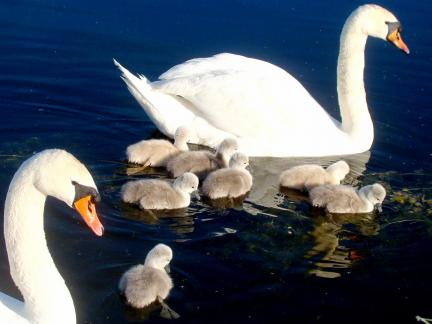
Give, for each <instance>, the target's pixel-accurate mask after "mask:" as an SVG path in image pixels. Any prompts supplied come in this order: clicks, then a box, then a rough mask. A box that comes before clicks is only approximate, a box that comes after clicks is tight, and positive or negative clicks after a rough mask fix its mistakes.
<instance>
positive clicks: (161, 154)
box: [126, 127, 190, 167]
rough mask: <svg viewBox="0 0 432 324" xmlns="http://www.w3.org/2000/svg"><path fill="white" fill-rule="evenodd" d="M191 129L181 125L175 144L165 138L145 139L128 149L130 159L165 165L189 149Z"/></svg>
mask: <svg viewBox="0 0 432 324" xmlns="http://www.w3.org/2000/svg"><path fill="white" fill-rule="evenodd" d="M189 138H190V130H189V129H188V128H186V127H179V128H177V130H176V132H175V137H174V144H172V143H171V142H170V141H167V140H163V139H152V140H143V141H140V142H138V143H135V144H132V145H129V146H128V148H127V149H126V154H127V157H128V161H129V162H131V163H137V164H143V165H144V166H151V167H165V166H166V164H167V162H168V160H169V159H171V158H173V157H174V156H176V155H178V154H180V153H181V152H185V151H188V150H189V148H188V146H187V142H188V140H189Z"/></svg>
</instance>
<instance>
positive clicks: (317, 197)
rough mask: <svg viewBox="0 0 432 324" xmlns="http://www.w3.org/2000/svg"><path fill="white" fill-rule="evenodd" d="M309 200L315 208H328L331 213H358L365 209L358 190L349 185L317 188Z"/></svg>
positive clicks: (311, 192)
mask: <svg viewBox="0 0 432 324" xmlns="http://www.w3.org/2000/svg"><path fill="white" fill-rule="evenodd" d="M309 198H310V200H311V203H312V205H313V206H315V207H323V208H326V209H327V210H328V211H329V212H331V213H357V212H362V211H363V209H364V208H365V203H364V202H363V201H362V200H361V199H360V197H359V195H358V193H357V191H356V189H355V188H353V187H351V186H347V185H323V186H318V187H315V188H313V189H311V191H309Z"/></svg>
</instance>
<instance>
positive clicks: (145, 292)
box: [118, 244, 173, 308]
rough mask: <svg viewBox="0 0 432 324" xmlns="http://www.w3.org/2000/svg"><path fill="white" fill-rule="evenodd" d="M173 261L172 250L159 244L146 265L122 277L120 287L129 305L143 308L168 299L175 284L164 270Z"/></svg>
mask: <svg viewBox="0 0 432 324" xmlns="http://www.w3.org/2000/svg"><path fill="white" fill-rule="evenodd" d="M171 259H172V250H171V248H170V247H169V246H167V245H165V244H158V245H156V246H155V247H154V248H153V249H152V250H151V251H150V252H149V253H148V255H147V257H146V260H145V263H144V264H139V265H136V266H133V267H132V268H130V269H129V270H128V271H126V272H125V273H124V274H123V275H122V277H121V279H120V281H119V285H118V287H119V290H120V291H121V292H122V293H123V294H124V295H125V297H126V300H127V303H128V304H129V305H131V306H133V307H136V308H142V307H145V306H147V305H150V304H151V303H153V302H154V301H156V300H157V299H161V300H163V299H165V298H166V297H168V295H169V292H170V290H171V288H172V287H173V283H172V280H171V277H170V276H169V274H168V273H167V272H166V271H165V269H164V268H165V267H166V266H167V265H168V264H169V263H170V261H171Z"/></svg>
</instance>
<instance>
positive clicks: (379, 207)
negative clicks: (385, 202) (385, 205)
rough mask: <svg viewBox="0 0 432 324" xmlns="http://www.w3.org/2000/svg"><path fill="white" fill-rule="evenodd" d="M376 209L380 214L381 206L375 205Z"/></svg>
mask: <svg viewBox="0 0 432 324" xmlns="http://www.w3.org/2000/svg"><path fill="white" fill-rule="evenodd" d="M376 209H377V210H378V212H379V213H382V204H377V205H376Z"/></svg>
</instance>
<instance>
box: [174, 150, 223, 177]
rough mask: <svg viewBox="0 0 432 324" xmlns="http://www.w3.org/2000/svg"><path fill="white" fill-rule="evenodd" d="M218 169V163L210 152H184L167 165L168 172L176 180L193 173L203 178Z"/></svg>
mask: <svg viewBox="0 0 432 324" xmlns="http://www.w3.org/2000/svg"><path fill="white" fill-rule="evenodd" d="M216 168H218V162H217V160H216V158H215V155H214V154H212V153H211V152H209V151H192V152H182V153H180V154H179V155H177V156H175V157H173V158H172V159H170V160H169V161H168V163H167V170H168V172H169V173H170V174H171V176H172V177H174V178H177V177H179V176H181V175H182V174H184V173H185V172H192V173H194V174H196V175H197V176H198V177H199V178H202V177H204V176H206V175H207V174H208V173H209V172H211V171H213V170H215V169H216Z"/></svg>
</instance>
